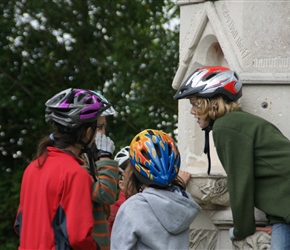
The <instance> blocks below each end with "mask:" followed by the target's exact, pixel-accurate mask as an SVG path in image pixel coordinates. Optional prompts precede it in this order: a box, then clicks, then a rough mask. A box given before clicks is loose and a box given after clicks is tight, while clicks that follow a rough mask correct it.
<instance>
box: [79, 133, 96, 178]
mask: <svg viewBox="0 0 290 250" xmlns="http://www.w3.org/2000/svg"><path fill="white" fill-rule="evenodd" d="M93 139H94V134H92V135H91V138H90V139H89V140H88V142H87V143H85V142H83V141H80V143H81V144H82V145H83V148H82V153H83V154H84V156H85V157H86V159H87V162H88V163H89V170H90V175H91V176H92V177H93V179H94V181H95V182H96V181H97V178H96V173H95V169H96V164H95V161H94V157H93V151H92V148H91V147H88V145H89V144H90V142H91V141H92V140H93Z"/></svg>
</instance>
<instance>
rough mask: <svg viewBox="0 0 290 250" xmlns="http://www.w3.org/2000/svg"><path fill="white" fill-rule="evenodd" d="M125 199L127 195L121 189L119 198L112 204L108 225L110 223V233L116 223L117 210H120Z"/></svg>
mask: <svg viewBox="0 0 290 250" xmlns="http://www.w3.org/2000/svg"><path fill="white" fill-rule="evenodd" d="M125 201H126V196H125V193H124V191H123V190H122V189H121V190H120V193H119V199H118V200H117V201H116V202H115V203H114V204H112V205H111V206H110V210H111V213H110V217H109V219H108V225H109V232H110V234H111V232H112V228H113V225H114V221H115V218H116V215H117V212H118V210H119V208H120V206H121V205H122V204H123V203H124V202H125Z"/></svg>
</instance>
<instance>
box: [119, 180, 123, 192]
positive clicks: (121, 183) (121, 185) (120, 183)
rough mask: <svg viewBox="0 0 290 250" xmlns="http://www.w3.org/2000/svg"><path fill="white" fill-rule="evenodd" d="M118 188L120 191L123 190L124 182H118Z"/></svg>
mask: <svg viewBox="0 0 290 250" xmlns="http://www.w3.org/2000/svg"><path fill="white" fill-rule="evenodd" d="M119 188H120V189H121V190H124V181H122V180H119Z"/></svg>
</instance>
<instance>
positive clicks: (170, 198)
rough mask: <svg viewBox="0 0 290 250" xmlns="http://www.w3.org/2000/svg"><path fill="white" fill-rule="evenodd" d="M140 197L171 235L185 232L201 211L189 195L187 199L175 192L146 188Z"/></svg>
mask: <svg viewBox="0 0 290 250" xmlns="http://www.w3.org/2000/svg"><path fill="white" fill-rule="evenodd" d="M140 195H142V196H143V197H144V199H145V200H146V201H147V203H148V204H149V206H150V208H151V210H152V212H153V213H154V214H155V216H156V218H157V219H158V220H159V221H160V223H161V224H162V226H163V227H164V228H165V229H166V230H167V231H168V232H170V233H172V234H178V233H180V232H183V231H184V230H187V229H188V227H189V226H190V224H191V223H192V221H193V220H194V219H195V217H196V216H197V214H198V212H199V211H200V210H201V208H200V206H199V205H198V204H197V203H196V202H195V201H194V200H193V199H192V198H191V195H190V194H189V193H187V196H188V197H189V198H187V197H185V196H183V195H182V194H181V193H177V192H172V191H168V190H162V189H154V188H146V189H144V190H143V192H142V193H141V194H140Z"/></svg>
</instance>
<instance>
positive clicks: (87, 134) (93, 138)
mask: <svg viewBox="0 0 290 250" xmlns="http://www.w3.org/2000/svg"><path fill="white" fill-rule="evenodd" d="M93 133H94V136H93V137H92V134H93ZM96 134H97V130H95V131H93V130H92V128H91V127H89V128H87V130H86V134H85V141H86V142H87V143H89V146H92V144H93V142H94V141H95V137H96ZM90 139H91V141H89V140H90Z"/></svg>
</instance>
